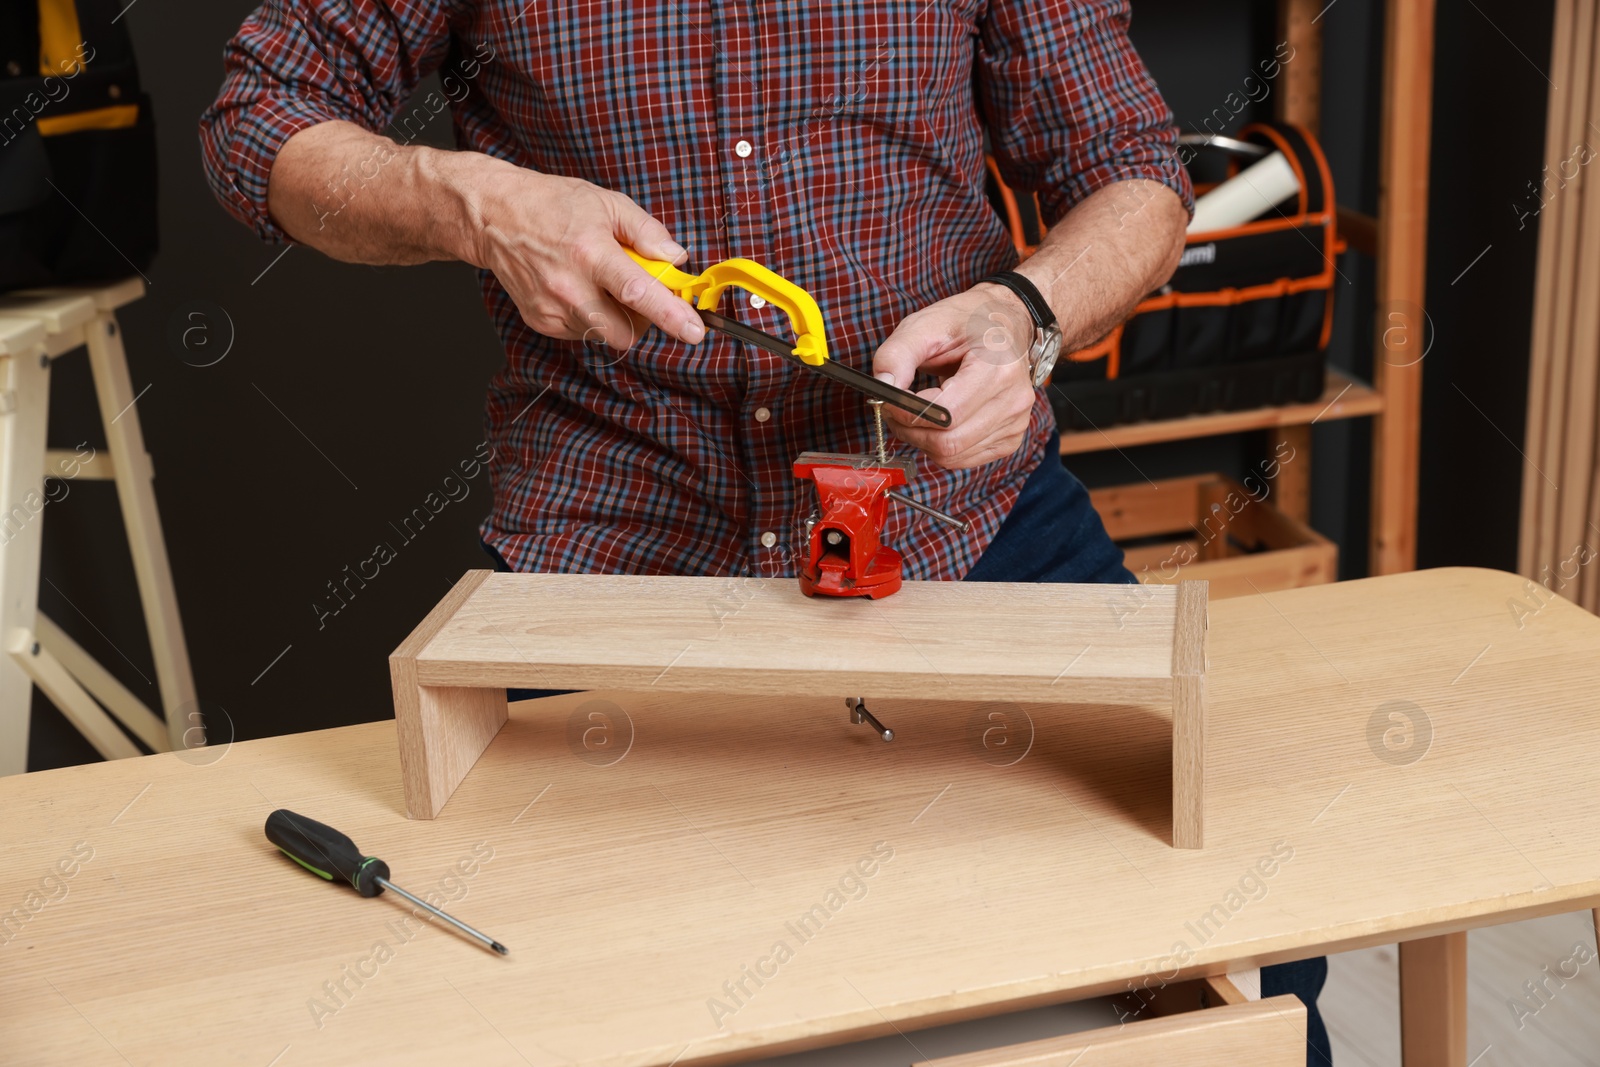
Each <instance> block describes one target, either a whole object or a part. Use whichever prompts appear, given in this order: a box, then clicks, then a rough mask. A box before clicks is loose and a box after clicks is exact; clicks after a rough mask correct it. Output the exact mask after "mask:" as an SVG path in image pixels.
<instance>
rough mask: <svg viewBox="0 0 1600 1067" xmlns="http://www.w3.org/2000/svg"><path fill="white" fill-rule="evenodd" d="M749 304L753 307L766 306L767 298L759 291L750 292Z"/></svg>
mask: <svg viewBox="0 0 1600 1067" xmlns="http://www.w3.org/2000/svg"><path fill="white" fill-rule="evenodd" d="M750 306H751V307H753V308H764V307H766V306H767V298H766V297H764V296H762V295H761V294H759V293H751V294H750Z"/></svg>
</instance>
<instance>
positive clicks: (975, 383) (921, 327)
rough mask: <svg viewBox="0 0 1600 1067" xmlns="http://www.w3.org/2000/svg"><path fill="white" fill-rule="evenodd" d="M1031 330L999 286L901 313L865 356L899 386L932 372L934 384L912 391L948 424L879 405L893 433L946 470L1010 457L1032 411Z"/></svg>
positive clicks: (1019, 303)
mask: <svg viewBox="0 0 1600 1067" xmlns="http://www.w3.org/2000/svg"><path fill="white" fill-rule="evenodd" d="M1033 333H1034V331H1033V319H1032V318H1030V317H1029V315H1028V311H1027V308H1026V307H1024V306H1023V304H1022V301H1021V300H1020V299H1019V298H1018V297H1017V296H1016V294H1015V293H1013V292H1012V291H1011V290H1009V289H1007V288H1006V287H1005V286H1003V285H994V284H983V285H978V286H975V287H974V288H972V289H969V290H967V291H966V292H964V293H960V294H958V295H956V296H952V297H950V298H948V299H946V300H941V301H939V302H938V303H937V304H934V305H932V306H931V307H927V308H924V309H923V310H921V311H918V312H916V313H914V314H912V315H909V316H907V317H906V318H905V319H904V320H902V321H901V323H900V325H899V327H897V328H896V329H895V331H894V333H892V334H890V335H889V339H888V340H887V341H885V342H884V343H883V345H882V346H881V347H879V349H878V351H877V354H876V355H874V356H873V358H872V370H873V373H875V374H876V375H877V376H878V377H879V378H882V379H884V380H885V381H889V382H893V383H894V384H895V385H898V386H899V387H900V388H902V389H909V388H910V387H911V379H912V378H913V377H914V376H915V375H917V374H919V373H921V374H933V375H936V376H937V377H938V378H939V380H940V381H939V387H938V388H936V389H924V390H922V391H921V392H920V393H918V394H917V395H919V396H921V397H924V398H926V399H928V400H933V401H937V402H938V403H939V404H940V405H941V406H943V407H944V408H946V409H947V410H948V411H949V412H950V426H949V427H948V428H946V429H941V428H939V427H937V426H932V425H930V424H929V423H926V422H924V421H922V420H921V419H918V418H917V417H916V416H914V415H911V414H908V413H906V412H902V411H900V410H899V409H897V408H891V407H886V408H884V409H883V413H884V416H885V417H886V418H887V419H888V420H889V421H890V423H891V424H892V425H893V428H894V433H895V436H896V437H899V438H900V439H901V440H903V441H905V442H907V443H908V444H910V445H912V446H913V447H915V448H918V449H921V450H922V451H923V452H926V453H927V454H928V455H929V456H930V457H932V458H933V460H934V462H936V463H938V464H939V465H940V466H941V467H948V468H950V469H953V470H954V469H960V468H964V467H977V466H981V465H983V464H985V463H991V462H993V461H994V460H997V459H1004V458H1005V457H1006V456H1009V455H1011V454H1012V453H1013V452H1015V451H1016V450H1017V449H1018V448H1019V447H1020V446H1021V445H1022V441H1023V438H1024V437H1026V436H1027V433H1028V416H1029V413H1030V412H1031V411H1032V410H1033V396H1034V394H1033V382H1032V372H1031V369H1030V367H1029V364H1028V350H1029V348H1030V347H1031V346H1032V345H1033Z"/></svg>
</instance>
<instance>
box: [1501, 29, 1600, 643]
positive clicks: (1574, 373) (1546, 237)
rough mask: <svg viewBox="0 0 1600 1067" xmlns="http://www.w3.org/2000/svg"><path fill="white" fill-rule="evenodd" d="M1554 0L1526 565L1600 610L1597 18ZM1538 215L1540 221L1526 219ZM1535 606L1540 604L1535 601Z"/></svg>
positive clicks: (1529, 572)
mask: <svg viewBox="0 0 1600 1067" xmlns="http://www.w3.org/2000/svg"><path fill="white" fill-rule="evenodd" d="M1596 7H1597V5H1596V4H1595V3H1594V0H1557V3H1556V16H1555V17H1556V25H1555V35H1554V45H1553V48H1552V51H1551V71H1550V81H1551V83H1552V87H1551V90H1550V111H1549V116H1548V120H1547V127H1546V135H1545V166H1544V170H1543V173H1542V175H1541V178H1540V179H1539V180H1537V181H1535V183H1534V184H1535V186H1538V188H1536V189H1529V190H1527V191H1526V192H1527V196H1526V199H1525V200H1524V202H1523V203H1524V205H1525V208H1526V212H1527V214H1536V215H1537V218H1538V225H1539V264H1538V274H1537V277H1536V284H1535V288H1534V305H1533V344H1532V352H1531V360H1530V366H1529V380H1528V429H1527V440H1526V445H1525V447H1524V450H1523V451H1524V453H1525V455H1526V457H1527V461H1528V462H1527V465H1526V466H1525V468H1524V473H1523V481H1522V528H1521V538H1520V551H1519V561H1518V562H1519V568H1518V569H1519V570H1520V571H1521V572H1522V573H1523V574H1524V575H1526V576H1527V577H1529V578H1531V579H1533V580H1534V581H1535V582H1538V583H1539V584H1541V585H1544V586H1546V587H1547V588H1549V589H1551V590H1553V591H1555V592H1557V593H1560V594H1561V595H1562V596H1564V597H1566V598H1568V599H1569V600H1574V601H1577V602H1578V603H1579V604H1582V605H1583V606H1584V607H1586V608H1587V609H1589V610H1590V611H1600V477H1597V476H1600V438H1597V437H1596V433H1595V423H1596V407H1597V393H1600V62H1597V58H1596V57H1597V56H1600V19H1597V18H1596ZM1529 221H1530V222H1531V220H1529ZM1529 606H1530V608H1534V607H1536V606H1537V605H1536V603H1533V602H1530V605H1529Z"/></svg>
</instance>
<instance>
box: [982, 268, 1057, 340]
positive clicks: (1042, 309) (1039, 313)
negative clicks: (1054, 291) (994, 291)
mask: <svg viewBox="0 0 1600 1067" xmlns="http://www.w3.org/2000/svg"><path fill="white" fill-rule="evenodd" d="M983 282H991V283H993V284H995V285H1003V286H1005V287H1006V288H1007V289H1010V290H1011V291H1012V292H1013V293H1016V294H1017V296H1018V297H1020V298H1021V300H1022V302H1023V304H1024V305H1026V306H1027V308H1028V314H1029V315H1032V316H1033V324H1034V326H1036V327H1038V328H1039V329H1041V330H1048V329H1049V328H1050V327H1052V326H1054V325H1055V324H1056V313H1055V312H1054V311H1051V310H1050V305H1049V303H1047V302H1046V301H1045V298H1044V294H1043V293H1041V292H1039V287H1038V286H1036V285H1034V284H1033V283H1032V282H1030V281H1029V280H1028V279H1027V278H1026V277H1024V276H1023V275H1021V274H1019V273H1017V272H1016V271H1014V270H1006V271H1001V272H1000V273H999V274H991V275H989V276H988V277H987V278H984V279H983V281H982V282H979V284H980V285H981V284H982V283H983Z"/></svg>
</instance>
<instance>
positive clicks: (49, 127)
mask: <svg viewBox="0 0 1600 1067" xmlns="http://www.w3.org/2000/svg"><path fill="white" fill-rule="evenodd" d="M121 10H122V9H121V8H120V7H119V6H118V5H117V4H116V3H114V2H110V0H77V2H76V3H74V2H73V0H0V292H3V291H6V290H11V289H18V288H23V287H27V286H38V285H57V284H63V283H68V282H91V281H107V280H111V279H116V278H123V277H126V276H128V275H130V274H133V273H134V272H135V271H143V270H145V269H146V268H147V267H149V266H150V261H151V259H152V258H153V257H154V256H155V252H156V147H155V126H154V123H153V121H152V117H151V112H150V99H149V97H147V96H146V95H145V94H144V93H143V92H142V91H141V90H140V88H139V72H138V69H137V68H136V66H135V65H134V60H133V47H132V42H131V41H130V40H129V38H128V33H127V29H126V25H125V23H123V22H121V21H116V22H114V21H112V20H113V19H116V18H117V17H118V14H119V12H120V11H121Z"/></svg>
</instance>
